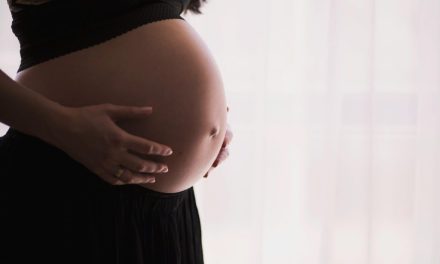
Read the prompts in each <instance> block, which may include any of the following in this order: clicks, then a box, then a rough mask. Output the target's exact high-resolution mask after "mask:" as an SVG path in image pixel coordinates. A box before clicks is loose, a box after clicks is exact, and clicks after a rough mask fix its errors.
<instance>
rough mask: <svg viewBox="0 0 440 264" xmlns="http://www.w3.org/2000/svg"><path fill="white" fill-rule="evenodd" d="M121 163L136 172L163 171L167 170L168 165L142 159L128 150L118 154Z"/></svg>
mask: <svg viewBox="0 0 440 264" xmlns="http://www.w3.org/2000/svg"><path fill="white" fill-rule="evenodd" d="M119 159H120V162H121V165H123V166H124V167H127V168H128V169H130V170H131V171H133V172H138V173H165V172H167V171H168V166H167V165H165V164H160V163H156V162H153V161H149V160H144V159H141V158H139V157H137V156H136V155H133V154H131V153H128V152H124V153H122V155H121V156H120V158H119Z"/></svg>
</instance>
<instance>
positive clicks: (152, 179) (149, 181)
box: [147, 178, 156, 183]
mask: <svg viewBox="0 0 440 264" xmlns="http://www.w3.org/2000/svg"><path fill="white" fill-rule="evenodd" d="M147 179H148V182H147V183H155V182H156V178H147Z"/></svg>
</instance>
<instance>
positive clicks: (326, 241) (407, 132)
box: [0, 0, 440, 264]
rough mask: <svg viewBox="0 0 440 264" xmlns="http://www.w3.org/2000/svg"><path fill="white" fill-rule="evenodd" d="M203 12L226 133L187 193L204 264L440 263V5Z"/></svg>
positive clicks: (246, 3)
mask: <svg viewBox="0 0 440 264" xmlns="http://www.w3.org/2000/svg"><path fill="white" fill-rule="evenodd" d="M0 7H1V20H2V21H1V22H2V24H1V29H0V33H1V34H2V36H1V37H2V42H0V45H1V48H2V53H1V54H2V56H1V58H0V60H1V61H0V62H1V64H0V65H1V67H2V69H4V70H7V71H8V73H11V74H12V75H13V74H14V73H15V69H16V66H17V65H18V63H17V60H18V57H17V52H18V49H17V45H16V43H15V40H14V39H13V35H12V33H10V29H9V28H8V27H9V17H7V18H6V17H5V16H4V15H6V14H7V13H6V12H5V10H4V9H5V8H6V4H5V3H3V1H2V2H1V3H0ZM202 10H203V12H204V15H199V16H197V15H191V14H187V15H184V17H185V18H186V20H187V21H188V22H189V23H191V24H192V25H193V26H194V28H196V30H197V31H198V32H199V33H200V35H201V36H202V38H203V39H204V40H205V41H206V43H207V45H208V47H209V48H210V50H211V51H212V53H213V55H214V56H215V58H216V61H217V63H218V65H219V68H220V70H221V72H222V75H223V79H224V83H225V89H226V92H227V99H228V104H229V107H230V111H229V123H230V125H231V127H232V130H233V133H234V138H233V141H232V143H231V145H230V146H229V149H230V153H231V154H230V156H229V158H228V159H227V160H226V161H225V162H224V163H222V164H221V165H220V166H219V167H218V168H217V169H215V170H214V171H213V172H212V173H211V174H210V176H209V178H208V179H203V180H201V181H200V182H199V183H198V184H197V185H196V187H195V188H196V195H197V199H198V205H199V210H200V218H201V220H202V225H203V230H202V235H203V240H204V250H205V259H206V263H209V264H224V263H225V264H226V263H227V264H273V263H276V264H291V263H292V264H294V263H295V264H353V263H356V264H394V263H395V264H409V263H411V264H438V263H440V250H439V249H440V225H439V223H440V204H439V202H440V192H437V188H438V187H439V186H440V179H439V177H440V49H439V47H440V1H439V0H380V1H378V0H377V1H374V0H276V1H275V0H274V1H262V0H240V1H232V0H230V1H226V0H223V1H216V0H208V3H207V4H206V5H205V6H204V7H203V9H202ZM3 40H5V41H3ZM8 43H9V44H8ZM11 54H13V55H11Z"/></svg>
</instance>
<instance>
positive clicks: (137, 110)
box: [106, 105, 153, 119]
mask: <svg viewBox="0 0 440 264" xmlns="http://www.w3.org/2000/svg"><path fill="white" fill-rule="evenodd" d="M106 110H107V113H108V114H109V115H110V117H112V118H113V119H124V118H137V117H144V116H145V115H150V114H151V113H152V112H153V107H151V106H146V107H145V106H144V107H142V106H123V105H110V106H107V108H106Z"/></svg>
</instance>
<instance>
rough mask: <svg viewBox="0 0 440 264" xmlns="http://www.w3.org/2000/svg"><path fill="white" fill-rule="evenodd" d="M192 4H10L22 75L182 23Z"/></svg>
mask: <svg viewBox="0 0 440 264" xmlns="http://www.w3.org/2000/svg"><path fill="white" fill-rule="evenodd" d="M189 2H190V0H8V4H9V9H10V11H11V15H12V25H11V29H12V31H13V33H14V34H15V36H16V37H17V39H18V41H19V43H20V57H21V62H20V66H19V68H18V70H17V72H20V71H22V70H24V69H26V68H28V67H30V66H33V65H35V64H38V63H41V62H44V61H47V60H49V59H53V58H56V57H59V56H61V55H64V54H67V53H70V52H73V51H76V50H80V49H83V48H86V47H90V46H92V45H96V44H98V43H101V42H103V41H106V40H109V39H111V38H113V37H116V36H118V35H120V34H123V33H124V32H127V31H129V30H131V29H134V28H136V27H138V26H141V25H143V24H146V23H150V22H153V21H158V20H163V19H172V18H175V19H183V20H184V18H183V17H181V16H180V14H181V13H182V12H183V10H184V9H186V8H187V7H188V4H189Z"/></svg>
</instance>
